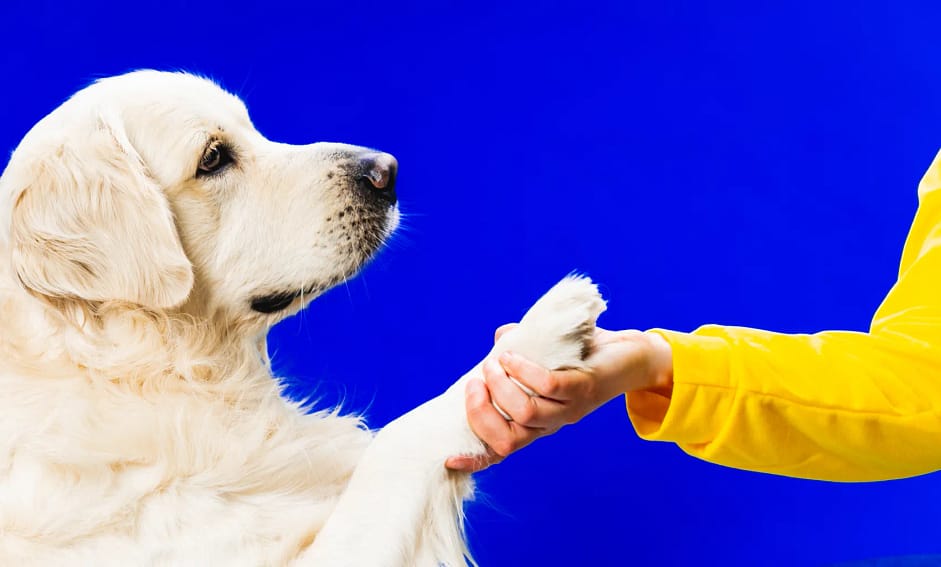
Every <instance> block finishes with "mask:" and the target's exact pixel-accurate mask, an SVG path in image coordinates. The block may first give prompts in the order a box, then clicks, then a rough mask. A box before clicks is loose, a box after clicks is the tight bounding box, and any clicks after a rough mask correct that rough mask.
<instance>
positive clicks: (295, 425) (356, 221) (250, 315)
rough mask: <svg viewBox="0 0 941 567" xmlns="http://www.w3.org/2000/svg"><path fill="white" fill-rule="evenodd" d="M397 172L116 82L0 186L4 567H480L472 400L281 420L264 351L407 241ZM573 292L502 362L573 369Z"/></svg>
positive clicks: (570, 282)
mask: <svg viewBox="0 0 941 567" xmlns="http://www.w3.org/2000/svg"><path fill="white" fill-rule="evenodd" d="M396 167H397V164H396V162H395V160H394V159H393V158H392V156H390V155H388V154H383V153H379V152H375V151H372V150H368V149H365V148H359V147H355V146H349V145H342V144H327V143H318V144H312V145H308V146H289V145H284V144H277V143H274V142H270V141H268V140H266V139H265V138H263V137H262V136H261V135H260V134H259V133H258V132H257V131H256V130H255V129H254V128H253V127H252V123H251V121H250V120H249V117H248V114H247V112H246V110H245V107H244V106H243V105H242V103H241V102H240V101H239V100H238V99H237V98H236V97H235V96H233V95H230V94H228V93H226V92H225V91H223V90H221V89H220V88H219V87H217V86H216V85H214V84H213V83H211V82H209V81H207V80H205V79H202V78H198V77H194V76H192V75H187V74H183V73H163V72H156V71H140V72H135V73H130V74H127V75H123V76H119V77H114V78H110V79H105V80H101V81H98V82H97V83H95V84H93V85H91V86H89V87H88V88H86V89H84V90H82V91H80V92H79V93H78V94H76V95H75V96H73V97H72V98H71V99H70V100H68V101H67V102H66V103H64V104H63V105H62V106H61V107H59V108H58V109H57V110H55V111H54V112H53V113H52V114H50V115H49V116H47V117H46V118H44V119H43V120H42V121H40V122H39V123H38V124H37V125H36V126H35V127H34V128H33V129H32V130H31V131H30V132H29V133H28V134H27V135H26V137H25V138H24V139H23V141H22V143H21V144H20V145H19V147H18V148H17V149H16V151H15V152H14V153H13V156H12V157H11V159H10V162H9V165H8V166H7V168H6V170H5V171H4V173H3V176H2V178H0V564H2V565H33V564H41V565H96V566H99V565H121V566H126V565H200V566H202V565H226V566H229V565H283V564H297V565H322V566H326V567H331V566H339V565H355V566H363V567H381V566H386V565H388V566H411V565H422V566H424V565H440V564H447V565H452V566H455V565H463V564H464V562H465V553H466V551H465V546H464V543H463V538H462V526H461V523H462V522H461V503H462V500H463V498H465V497H466V496H468V495H469V493H470V491H471V484H470V479H469V478H468V477H467V475H461V474H456V473H451V472H448V471H447V470H446V469H445V468H444V465H443V463H444V460H445V458H446V457H448V456H450V455H456V454H477V453H481V452H482V451H483V450H484V447H483V446H482V444H481V443H480V442H479V441H478V440H477V439H476V437H474V435H473V434H472V432H471V431H470V428H469V427H468V425H467V422H466V416H465V414H464V402H463V389H464V381H465V380H468V379H474V378H475V377H477V376H478V375H479V366H478V367H477V368H475V369H474V370H471V371H470V372H469V373H468V374H467V375H466V376H465V377H463V378H462V379H461V380H459V381H458V382H457V383H456V384H454V385H453V386H452V387H451V388H450V389H448V390H447V391H446V392H445V393H444V394H443V395H442V396H440V397H438V398H435V399H434V400H432V401H430V402H428V403H426V404H425V405H422V406H421V407H419V408H418V409H416V410H414V411H412V412H410V413H408V414H407V415H405V416H403V417H402V418H399V419H398V420H396V421H394V422H393V423H392V424H390V425H389V426H388V427H386V428H384V429H383V430H382V431H380V432H378V433H377V434H374V433H372V432H370V431H368V430H367V429H366V428H365V427H364V424H363V423H362V421H361V420H360V419H359V418H357V417H352V416H342V415H338V414H337V412H335V411H333V412H320V413H309V412H308V411H306V409H305V408H303V407H300V406H299V405H298V404H296V403H292V402H290V401H287V400H285V399H283V398H282V397H281V396H280V387H279V383H278V381H277V380H276V379H274V378H273V377H272V375H271V372H270V368H269V363H268V358H267V355H266V345H265V335H266V333H267V331H268V329H269V328H270V327H271V326H272V325H273V324H274V323H276V322H277V321H279V320H281V319H283V318H284V317H286V316H288V315H290V314H292V313H295V312H297V311H298V310H300V309H301V308H302V307H303V306H304V305H305V304H306V303H307V302H309V301H310V300H311V299H312V298H313V297H315V296H317V295H318V294H319V293H321V292H322V291H324V290H326V289H327V288H329V287H331V286H333V285H336V284H337V283H339V282H342V281H343V280H344V279H346V278H348V277H350V276H351V275H352V274H354V273H355V272H356V271H357V270H358V269H359V268H360V267H361V266H362V265H363V264H364V263H365V262H367V261H368V260H369V258H370V257H371V256H372V255H373V254H374V253H375V252H376V251H377V250H378V249H379V248H380V247H381V246H382V245H383V242H384V241H385V239H386V238H387V237H388V236H389V235H390V234H391V233H392V232H393V230H394V229H395V227H396V225H397V222H398V208H397V205H396V197H395V174H396ZM603 309H604V302H603V301H602V300H601V298H600V297H599V295H598V293H597V290H596V289H595V286H594V285H592V284H591V283H590V282H589V281H588V280H585V279H579V278H566V279H565V280H563V282H562V283H560V284H559V285H557V286H556V287H555V288H553V290H551V291H550V292H549V293H548V294H547V295H546V296H545V297H544V298H543V299H541V300H540V301H539V302H538V303H537V304H536V305H535V306H534V307H533V308H532V309H531V310H530V312H529V313H528V314H527V315H526V317H524V319H523V321H522V322H521V325H520V326H519V327H518V328H517V329H516V330H514V331H512V332H510V333H508V334H506V335H505V336H504V337H503V338H502V339H501V340H500V342H499V343H498V344H497V345H495V347H494V350H495V351H497V352H499V351H502V350H505V349H508V348H513V349H516V350H517V351H519V352H521V353H522V354H525V355H528V356H530V357H532V358H534V359H536V360H538V361H539V362H542V363H543V364H545V365H547V366H550V367H563V366H577V365H579V364H580V363H581V361H582V360H583V358H584V355H585V354H586V349H587V348H588V346H589V340H590V337H591V334H592V331H593V327H594V321H595V319H596V318H597V316H598V314H599V313H600V312H601V311H602V310H603Z"/></svg>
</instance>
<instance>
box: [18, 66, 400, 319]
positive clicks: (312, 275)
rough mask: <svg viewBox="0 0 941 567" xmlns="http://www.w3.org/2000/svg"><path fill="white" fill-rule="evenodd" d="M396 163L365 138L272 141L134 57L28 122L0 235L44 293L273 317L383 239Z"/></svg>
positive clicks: (199, 88)
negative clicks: (122, 69) (133, 68)
mask: <svg viewBox="0 0 941 567" xmlns="http://www.w3.org/2000/svg"><path fill="white" fill-rule="evenodd" d="M396 169H397V164H396V161H395V159H394V158H393V157H392V156H390V155H388V154H384V153H380V152H376V151H373V150H369V149H366V148H360V147H356V146H350V145H345V144H332V143H316V144H311V145H306V146H292V145H287V144H279V143H275V142H271V141H269V140H267V139H265V138H264V137H263V136H262V135H261V134H259V133H258V131H257V130H255V128H254V127H253V126H252V123H251V121H250V119H249V116H248V113H247V111H246V109H245V107H244V105H243V104H242V102H241V101H240V100H239V99H238V98H237V97H235V96H233V95H231V94H229V93H227V92H225V91H223V90H222V89H221V88H219V87H218V86H216V85H215V84H213V83H212V82H210V81H208V80H205V79H202V78H199V77H195V76H192V75H188V74H183V73H165V72H157V71H138V72H134V73H129V74H127V75H122V76H118V77H113V78H109V79H103V80H100V81H98V82H96V83H95V84H93V85H91V86H89V87H87V88H86V89H84V90H82V91H80V92H79V93H77V94H76V95H75V96H73V97H72V98H71V99H69V100H68V101H67V102H65V103H64V104H63V105H62V106H60V107H59V108H57V109H56V110H55V111H53V112H52V113H51V114H50V115H49V116H47V117H46V118H44V119H43V120H42V121H40V122H39V123H38V124H37V125H36V126H34V127H33V129H32V130H31V131H30V132H29V133H28V134H27V135H26V137H25V138H24V139H23V141H22V142H21V143H20V145H19V146H18V147H17V149H16V151H15V152H14V153H13V156H12V157H11V160H10V163H9V165H8V166H7V169H6V170H5V171H4V173H3V176H2V178H0V234H2V236H0V238H5V239H6V240H7V241H8V242H7V244H8V246H7V250H8V251H9V254H10V257H9V261H10V262H11V264H10V266H11V270H12V272H13V274H15V276H16V278H17V279H18V281H19V282H20V284H21V285H22V286H24V287H25V288H26V289H27V290H28V291H29V292H30V293H32V294H34V295H36V296H39V297H42V298H47V299H51V300H56V301H75V302H87V303H95V302H115V301H118V302H126V303H130V304H135V305H138V306H142V307H145V308H148V309H155V310H169V309H181V308H184V307H186V308H187V309H188V310H197V311H200V312H212V313H213V314H218V313H225V314H226V315H228V316H234V317H238V318H249V319H252V320H264V321H267V322H273V320H275V319H277V318H280V317H282V316H283V315H285V314H287V313H290V312H292V311H296V310H297V309H299V308H300V307H302V306H303V304H304V303H305V302H306V301H307V300H309V299H311V298H313V297H315V296H316V295H318V294H319V293H321V292H323V291H324V290H326V289H328V288H329V287H331V286H333V285H336V284H337V283H340V282H342V281H343V280H345V279H346V278H349V277H350V276H352V275H353V274H355V273H356V271H358V270H359V268H360V267H362V266H363V265H364V264H365V263H366V262H367V261H368V260H369V259H370V258H371V257H372V256H373V255H374V254H375V253H376V252H377V251H378V250H379V248H380V247H381V246H382V244H383V243H384V241H385V240H386V239H387V238H388V237H389V236H390V235H391V233H392V232H393V231H394V230H395V228H396V226H397V223H398V208H397V204H396V195H395V177H396Z"/></svg>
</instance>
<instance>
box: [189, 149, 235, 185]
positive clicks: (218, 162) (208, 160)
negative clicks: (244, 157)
mask: <svg viewBox="0 0 941 567" xmlns="http://www.w3.org/2000/svg"><path fill="white" fill-rule="evenodd" d="M230 163H232V153H231V152H230V151H229V148H228V147H226V145H225V144H223V143H222V142H219V141H215V142H212V143H211V144H209V147H207V148H206V152H205V153H204V154H203V157H202V159H200V160H199V169H198V170H197V171H196V175H197V177H198V176H200V175H207V174H210V173H216V172H217V171H219V170H220V169H222V168H223V167H225V166H227V165H229V164H230Z"/></svg>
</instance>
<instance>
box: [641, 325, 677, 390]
mask: <svg viewBox="0 0 941 567" xmlns="http://www.w3.org/2000/svg"><path fill="white" fill-rule="evenodd" d="M644 337H645V338H646V339H647V344H648V352H647V360H648V379H647V389H649V390H670V389H672V387H673V349H672V348H671V347H670V343H669V341H667V340H666V339H665V338H664V337H663V335H661V334H660V333H657V332H654V331H646V332H645V333H644Z"/></svg>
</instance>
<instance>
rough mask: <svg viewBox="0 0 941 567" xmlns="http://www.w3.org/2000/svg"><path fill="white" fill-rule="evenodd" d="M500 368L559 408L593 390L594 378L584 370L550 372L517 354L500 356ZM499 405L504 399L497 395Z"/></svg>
mask: <svg viewBox="0 0 941 567" xmlns="http://www.w3.org/2000/svg"><path fill="white" fill-rule="evenodd" d="M500 364H501V365H502V366H503V368H504V369H505V373H506V374H508V375H510V376H512V377H513V378H514V379H515V380H518V381H519V382H520V383H521V384H523V386H525V387H526V388H529V389H530V390H532V391H533V392H535V393H536V394H537V395H538V396H540V397H541V398H543V399H546V400H550V401H553V402H555V403H556V405H555V406H553V407H554V408H556V409H561V407H559V404H563V405H564V403H565V402H568V401H571V400H578V399H581V398H582V397H584V396H585V395H587V394H588V393H589V392H590V389H591V387H592V380H591V377H590V376H589V375H588V374H587V373H585V372H584V371H582V370H548V369H547V368H545V367H543V366H540V365H538V364H536V363H535V362H533V361H531V360H529V359H527V358H524V357H522V356H520V355H518V354H514V353H511V352H505V353H503V354H502V355H500ZM495 395H496V397H497V403H500V404H502V402H503V397H502V396H501V395H499V394H496V393H495Z"/></svg>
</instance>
